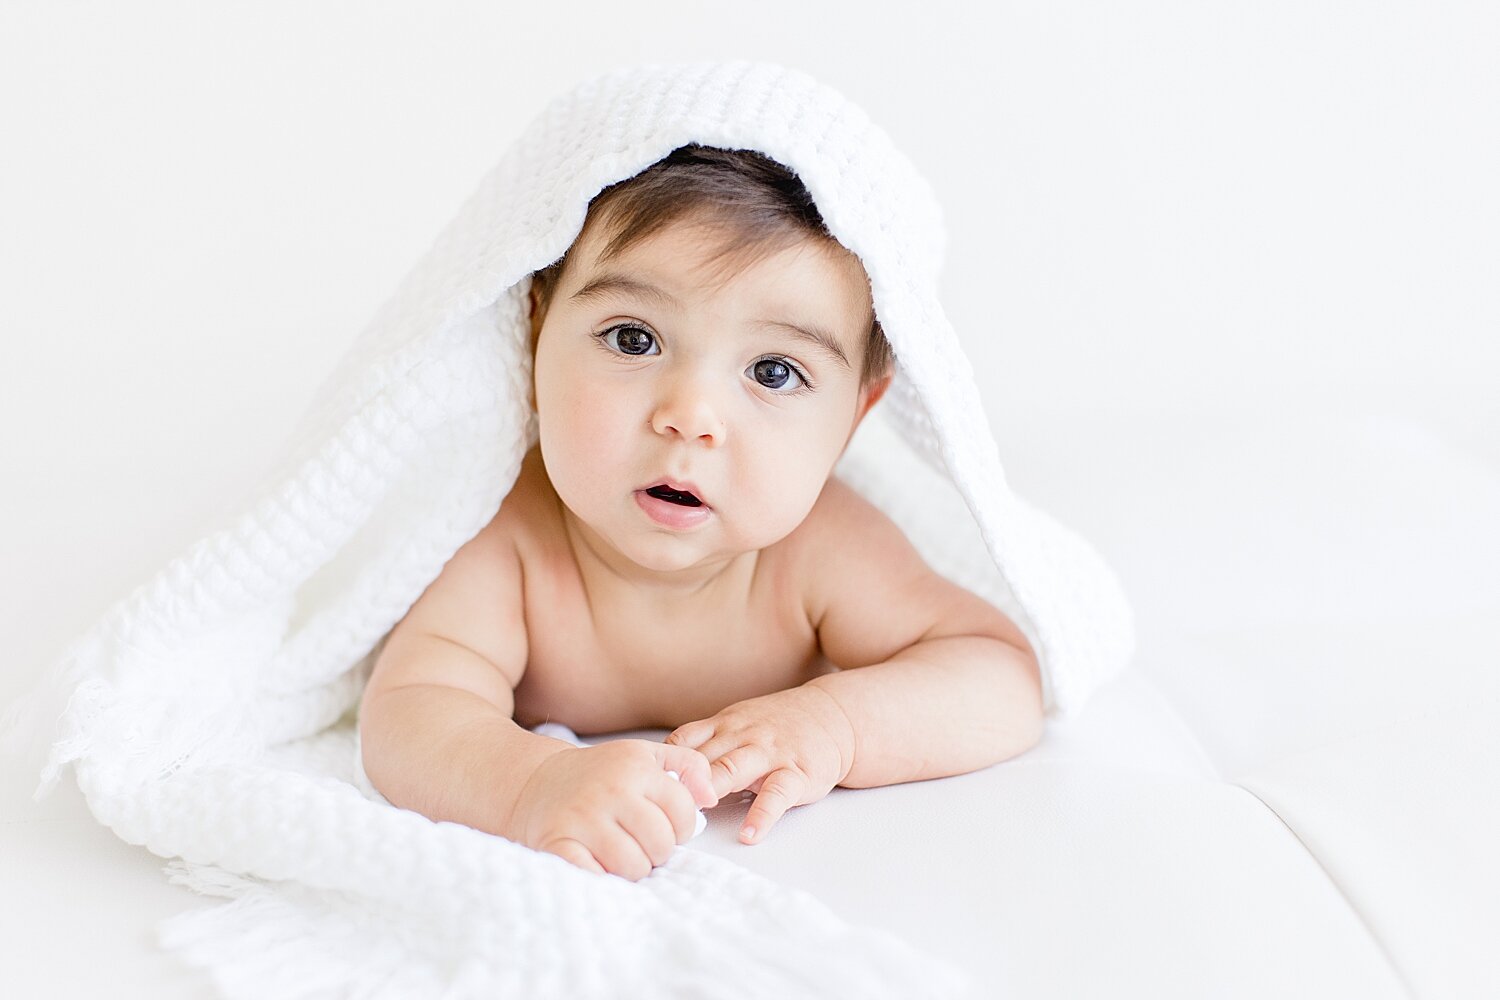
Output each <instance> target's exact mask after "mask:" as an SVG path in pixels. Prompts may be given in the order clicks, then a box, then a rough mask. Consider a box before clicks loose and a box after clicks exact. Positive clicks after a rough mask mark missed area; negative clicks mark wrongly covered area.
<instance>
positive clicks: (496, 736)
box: [359, 684, 572, 837]
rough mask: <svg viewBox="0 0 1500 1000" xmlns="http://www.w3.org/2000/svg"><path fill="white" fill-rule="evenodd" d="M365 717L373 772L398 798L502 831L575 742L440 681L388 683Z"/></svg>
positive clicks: (394, 800) (367, 758)
mask: <svg viewBox="0 0 1500 1000" xmlns="http://www.w3.org/2000/svg"><path fill="white" fill-rule="evenodd" d="M359 725H360V749H361V752H362V754H363V757H364V767H365V773H366V774H367V775H368V776H369V778H370V783H371V784H372V785H374V786H375V787H376V788H377V789H378V790H379V791H380V794H382V795H384V796H385V797H386V799H387V800H388V801H389V802H390V803H391V804H392V805H396V806H400V807H402V808H403V809H411V810H413V811H415V812H419V813H421V814H422V815H424V816H426V817H427V818H428V819H431V820H438V821H442V820H449V821H452V822H455V823H462V824H464V825H465V826H471V827H474V828H475V829H476V830H483V831H485V832H487V833H493V834H496V835H498V836H502V837H508V836H510V835H511V834H510V831H509V825H510V819H511V813H512V810H513V808H514V806H515V802H516V798H517V797H518V796H519V795H520V793H521V789H522V787H523V786H524V785H525V784H526V780H527V779H528V778H530V777H531V774H532V772H534V771H535V770H536V768H537V765H539V764H540V763H541V762H542V760H543V759H545V758H546V757H548V756H551V755H552V754H554V753H557V752H558V751H560V750H564V749H568V748H569V747H571V745H572V744H569V743H566V742H564V741H562V740H555V739H552V738H551V737H548V736H539V735H537V734H536V733H532V732H529V731H527V730H525V729H522V728H521V727H520V726H519V725H517V724H516V723H515V722H514V721H513V720H511V719H509V718H506V717H505V716H504V715H503V714H501V713H500V712H499V711H498V710H497V709H496V708H495V706H494V705H492V704H490V703H488V702H486V701H485V700H484V699H483V698H480V697H478V696H477V695H474V694H471V693H470V692H468V691H462V690H458V689H456V688H451V687H445V686H442V685H438V684H415V685H410V686H407V687H399V688H393V689H390V690H387V691H382V692H381V693H380V694H379V695H377V696H375V697H374V698H371V699H369V700H367V701H366V703H365V704H364V705H362V706H361V708H360V718H359Z"/></svg>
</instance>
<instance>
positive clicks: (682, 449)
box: [531, 146, 893, 576]
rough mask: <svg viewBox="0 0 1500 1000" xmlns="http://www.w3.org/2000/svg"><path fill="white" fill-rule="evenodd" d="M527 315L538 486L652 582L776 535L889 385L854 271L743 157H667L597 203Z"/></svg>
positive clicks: (865, 284)
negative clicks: (544, 484) (542, 478)
mask: <svg viewBox="0 0 1500 1000" xmlns="http://www.w3.org/2000/svg"><path fill="white" fill-rule="evenodd" d="M531 303H532V346H533V356H534V360H535V366H534V378H533V392H534V395H533V402H534V405H535V407H536V412H537V417H538V427H539V430H540V438H541V441H540V444H541V452H542V459H543V464H544V465H545V466H546V469H547V474H548V477H549V479H550V480H551V482H552V485H553V487H554V488H555V489H556V491H557V494H558V496H559V498H560V499H561V500H562V501H563V504H564V506H565V507H566V508H567V510H568V511H569V512H570V513H571V514H572V516H573V517H574V518H576V519H577V522H581V523H580V524H579V527H581V528H582V529H583V530H584V531H585V532H586V533H588V534H590V535H592V536H594V537H591V538H590V539H589V540H590V542H591V543H597V542H598V541H601V540H602V541H605V542H607V543H608V545H609V547H610V548H611V549H612V550H614V551H615V552H617V553H618V554H620V555H622V556H624V557H626V558H628V559H630V560H631V561H632V562H634V563H635V564H637V565H638V566H640V567H642V568H645V569H648V570H653V571H656V572H659V573H667V574H674V573H677V572H679V571H684V572H685V574H686V575H687V576H692V575H693V574H694V571H696V570H701V569H709V568H710V567H712V566H714V565H717V564H721V563H723V562H724V561H725V560H727V559H730V558H732V557H734V556H736V555H739V554H741V553H744V552H748V551H750V550H758V549H763V548H765V547H766V546H768V545H771V544H772V543H774V542H777V541H779V540H780V539H782V538H784V537H785V536H786V535H788V534H790V533H791V532H792V531H793V530H794V529H795V528H796V527H797V526H798V525H799V524H801V523H802V521H803V519H804V518H805V517H806V515H807V513H808V511H809V510H811V509H812V506H813V503H814V502H815V501H816V500H817V497H818V494H819V493H820V492H821V491H822V489H823V485H824V484H825V483H826V481H827V478H828V474H829V473H830V471H831V470H832V468H833V465H834V463H835V462H836V461H837V460H838V458H839V456H840V455H841V454H842V453H843V450H844V447H845V446H846V445H847V444H848V442H849V439H850V437H851V436H852V435H853V433H854V430H855V428H856V427H857V426H858V424H859V422H860V420H861V419H862V418H863V417H864V415H865V413H866V412H868V410H869V408H870V407H871V406H873V405H874V404H875V403H876V402H877V401H878V400H879V399H880V397H881V395H882V394H883V393H884V392H885V390H886V388H887V387H888V386H889V384H890V380H891V374H892V366H893V359H892V356H891V351H890V347H889V345H888V343H887V342H886V339H885V336H884V334H883V333H882V332H881V329H880V325H879V323H878V322H877V321H876V320H875V317H874V310H873V308H872V304H871V300H870V287H869V280H868V278H867V277H866V275H865V271H864V268H863V267H862V266H861V264H860V262H859V259H858V258H857V257H855V256H854V254H852V253H850V252H849V251H848V250H847V249H845V248H844V247H843V246H841V245H840V244H839V243H838V242H837V240H835V239H834V238H833V237H832V236H831V235H830V234H829V232H828V230H827V228H826V226H825V225H824V224H823V221H822V218H821V216H820V215H819V213H818V210H817V208H816V206H815V205H814V204H813V201H812V198H811V196H810V195H809V194H808V193H807V190H806V189H805V188H804V187H803V185H802V183H801V182H800V181H799V180H798V179H797V178H796V176H795V175H794V174H792V173H791V172H790V171H788V170H786V168H784V167H782V166H781V165H780V164H778V163H776V162H775V161H773V160H771V159H769V158H768V157H765V156H763V155H761V154H759V153H755V152H753V151H748V150H735V151H729V150H720V149H713V148H706V147H701V146H685V147H682V148H681V149H678V150H676V151H674V152H673V153H672V154H671V155H669V156H667V157H666V158H664V159H663V160H661V161H659V162H658V163H656V164H654V165H652V166H651V167H648V168H647V169H646V170H644V171H642V172H641V173H639V174H637V175H635V176H634V177H631V178H628V179H626V180H624V181H621V182H619V183H617V184H615V185H612V186H611V187H609V188H606V189H605V190H603V191H601V192H600V193H599V194H598V195H597V196H596V197H595V198H594V200H593V201H592V202H591V203H590V205H589V211H588V216H587V219H586V220H585V223H584V226H583V229H582V231H581V232H580V233H579V236H578V238H577V240H575V241H574V243H573V245H572V247H570V248H569V249H568V252H567V253H566V254H565V255H564V256H563V257H562V258H561V259H560V260H559V261H557V262H555V263H554V264H552V265H551V266H549V267H547V268H544V269H543V270H541V271H538V272H537V273H536V274H535V275H533V280H532V286H531ZM654 487H668V488H670V487H675V488H676V489H675V490H671V489H667V488H656V489H654ZM648 491H650V492H648ZM682 491H691V493H692V494H693V495H694V496H693V497H691V498H689V497H684V496H682V495H681V493H682ZM652 493H655V494H657V496H656V497H653V496H652V495H651V494H652ZM664 496H665V497H668V498H669V499H662V498H661V497H664ZM694 499H696V501H698V505H697V506H693V505H692V501H693V500H694ZM674 501H675V502H674ZM683 501H687V502H686V503H683Z"/></svg>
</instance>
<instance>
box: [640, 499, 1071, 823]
mask: <svg viewBox="0 0 1500 1000" xmlns="http://www.w3.org/2000/svg"><path fill="white" fill-rule="evenodd" d="M798 531H799V532H804V533H805V534H804V537H803V538H802V539H799V540H798V544H797V545H795V546H794V547H793V551H795V552H796V553H797V558H798V559H799V560H800V563H799V565H798V566H797V567H796V568H797V571H798V576H799V578H801V579H806V580H808V581H809V586H808V590H807V593H806V606H807V611H808V618H809V621H810V622H811V623H812V625H813V626H814V628H815V629H816V631H817V634H818V641H819V644H820V645H821V647H822V650H823V654H824V656H825V657H826V658H827V659H828V661H829V662H831V663H833V664H834V665H835V666H837V667H840V668H842V669H841V670H840V671H839V672H838V673H833V674H823V675H821V676H819V677H816V678H814V679H813V680H810V681H808V682H807V683H805V684H802V685H800V686H798V687H794V688H789V689H787V690H785V691H777V692H773V693H771V694H769V695H762V696H760V697H757V698H750V699H747V700H745V701H739V702H736V703H734V704H733V705H730V706H728V707H726V708H725V709H723V710H722V711H720V712H719V713H717V714H716V715H714V716H713V717H712V718H710V719H700V720H696V721H693V722H689V723H686V724H684V725H682V726H679V727H678V728H677V729H676V730H675V731H674V732H673V733H672V734H671V735H670V736H668V737H667V741H668V742H669V743H677V744H681V745H683V746H688V747H693V748H696V749H698V750H699V751H700V752H702V753H703V754H704V756H706V757H707V758H708V760H709V761H710V762H711V764H712V776H713V782H714V790H715V793H716V794H718V795H721V796H722V795H727V794H728V793H730V792H733V791H739V790H741V789H749V790H750V791H752V792H755V793H757V794H756V799H755V801H754V803H752V804H751V806H750V811H749V813H748V814H747V815H746V817H745V828H744V829H743V830H742V831H741V838H742V839H743V840H745V841H746V842H747V843H757V842H759V841H760V840H762V839H763V838H764V837H765V835H766V833H767V831H768V830H770V828H771V826H772V825H773V824H774V823H775V822H776V821H777V820H779V819H780V818H781V816H782V814H783V813H785V812H786V811H787V810H788V809H789V808H791V807H793V806H797V805H806V804H808V803H811V802H816V801H818V800H819V799H821V798H822V797H823V796H825V795H827V794H828V792H829V791H830V790H832V788H833V787H834V786H835V785H843V786H845V787H849V788H870V787H873V786H876V785H890V784H895V783H897V782H902V781H920V780H922V779H924V778H939V777H945V776H947V775H952V774H963V773H966V772H968V771H975V770H978V769H979V768H982V767H987V766H989V765H991V764H994V763H997V762H999V761H1002V760H1005V759H1007V758H1009V757H1013V756H1015V755H1016V754H1018V753H1020V752H1022V751H1023V750H1026V749H1028V748H1029V747H1031V746H1033V745H1035V744H1036V742H1037V740H1038V739H1040V737H1041V732H1042V702H1041V682H1040V675H1039V673H1038V670H1037V663H1036V658H1035V657H1034V656H1033V655H1032V653H1031V650H1030V647H1029V646H1028V644H1027V642H1026V639H1025V637H1024V636H1023V635H1022V634H1021V631H1020V630H1019V629H1018V628H1016V626H1015V625H1014V624H1013V623H1012V622H1011V621H1010V619H1008V618H1006V617H1005V615H1004V614H1002V613H1001V612H1000V611H999V610H997V609H996V608H994V607H993V606H991V605H990V604H988V603H987V602H985V601H984V600H982V599H981V598H979V597H977V596H975V595H974V594H971V593H969V592H968V591H966V590H964V589H963V588H962V587H958V586H956V585H954V584H952V583H950V582H949V581H948V580H946V579H944V578H943V577H941V576H939V575H938V574H936V573H934V572H932V570H930V569H929V568H928V567H927V565H926V564H925V563H924V562H923V561H922V559H921V557H920V556H919V555H918V554H917V552H916V550H915V549H914V548H912V546H911V543H910V542H909V541H907V539H906V536H905V535H903V534H902V533H901V531H900V529H898V528H897V527H896V526H895V525H894V524H892V523H891V522H890V520H889V519H887V518H886V516H885V515H884V514H882V513H881V512H880V511H878V510H876V509H875V508H874V507H873V506H871V505H870V504H869V503H868V502H867V501H865V500H864V499H863V498H862V497H860V496H859V495H858V494H856V493H854V492H853V491H852V490H850V489H849V488H848V487H846V486H844V485H843V484H842V483H839V482H838V481H837V480H830V481H829V484H828V486H827V487H826V488H825V489H824V491H823V494H822V496H820V497H819V499H818V503H817V504H816V505H815V506H814V508H813V511H812V512H811V513H810V514H809V515H808V518H807V520H806V521H804V522H803V524H802V525H801V526H800V527H799V528H798Z"/></svg>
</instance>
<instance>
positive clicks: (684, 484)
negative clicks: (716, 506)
mask: <svg viewBox="0 0 1500 1000" xmlns="http://www.w3.org/2000/svg"><path fill="white" fill-rule="evenodd" d="M658 486H665V487H666V488H667V489H669V490H671V491H672V492H674V493H691V494H692V495H693V496H695V497H697V498H698V500H699V502H701V503H702V504H703V506H705V507H707V506H708V505H709V503H708V497H706V496H704V495H703V491H702V490H700V489H699V488H698V486H697V484H696V483H694V482H693V481H692V480H690V479H673V478H672V477H670V476H663V477H661V478H660V479H653V480H651V482H649V483H647V484H646V485H645V486H642V487H641V488H640V489H639V490H638V491H637V492H639V493H644V492H645V491H646V490H654V489H656V487H658Z"/></svg>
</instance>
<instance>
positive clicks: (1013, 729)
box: [808, 635, 1043, 788]
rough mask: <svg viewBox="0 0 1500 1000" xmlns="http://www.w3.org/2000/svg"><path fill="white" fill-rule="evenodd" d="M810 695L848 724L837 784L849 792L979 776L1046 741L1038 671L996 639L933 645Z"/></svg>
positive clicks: (827, 679)
mask: <svg viewBox="0 0 1500 1000" xmlns="http://www.w3.org/2000/svg"><path fill="white" fill-rule="evenodd" d="M808 686H812V687H819V688H822V689H823V690H824V691H826V692H827V693H828V694H829V695H831V696H832V697H833V700H834V701H836V702H837V703H838V706H839V707H840V708H842V709H843V714H844V715H845V716H847V718H848V720H849V728H850V729H851V730H852V731H853V747H852V755H853V765H852V766H851V767H850V769H849V773H848V774H847V775H845V777H844V779H843V780H842V781H840V782H839V784H840V785H842V786H844V787H846V788H873V787H875V786H877V785H893V784H896V783H898V782H902V781H921V780H923V779H926V778H942V777H947V776H948V775H953V774H966V773H968V772H969V771H977V770H979V769H980V768H982V767H988V766H990V765H991V764H996V763H999V762H1000V761H1002V760H1007V759H1009V758H1011V757H1014V756H1015V755H1016V754H1018V753H1021V752H1022V751H1025V750H1028V749H1030V748H1031V747H1033V746H1035V745H1036V743H1037V741H1038V740H1039V739H1040V738H1041V734H1042V727H1043V716H1042V702H1041V689H1040V685H1039V682H1038V680H1037V676H1036V669H1035V665H1034V661H1033V660H1032V658H1031V656H1030V655H1029V654H1028V653H1025V652H1023V651H1022V650H1019V649H1017V648H1016V647H1014V646H1011V645H1009V644H1007V643H1004V642H1001V641H1000V640H998V639H994V638H990V637H989V636H973V635H965V636H945V637H943V638H938V639H929V640H927V641H926V642H919V643H916V644H915V645H913V646H910V647H908V648H907V649H904V650H902V651H901V652H900V653H898V654H896V655H895V656H893V657H891V658H890V659H889V660H886V661H885V662H884V663H876V664H872V665H870V666H867V667H856V668H854V669H851V670H841V671H839V672H838V673H832V674H824V675H822V676H820V677H816V678H814V679H813V680H811V681H809V682H808Z"/></svg>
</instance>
